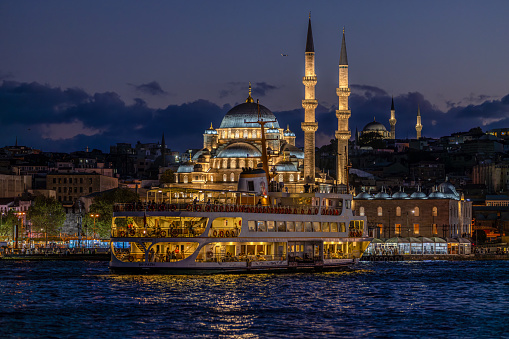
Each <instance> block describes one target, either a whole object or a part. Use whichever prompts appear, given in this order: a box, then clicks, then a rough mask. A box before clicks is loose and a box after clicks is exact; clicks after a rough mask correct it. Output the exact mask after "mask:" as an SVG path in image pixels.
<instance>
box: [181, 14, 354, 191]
mask: <svg viewBox="0 0 509 339" xmlns="http://www.w3.org/2000/svg"><path fill="white" fill-rule="evenodd" d="M314 66H315V51H314V45H313V35H312V30H311V17H310V18H309V23H308V33H307V40H306V50H305V74H304V77H303V84H304V87H305V95H304V100H302V106H303V108H304V117H303V118H304V119H303V122H302V124H301V128H302V130H303V131H304V150H302V149H300V148H298V147H296V146H295V138H296V137H295V133H293V132H292V131H290V129H289V127H288V126H287V128H286V129H284V128H283V127H281V126H280V124H279V122H278V120H277V119H276V117H275V116H274V114H273V113H272V112H271V111H270V110H269V109H268V108H267V107H265V106H263V105H261V104H259V103H258V102H255V101H254V99H253V98H252V96H251V85H249V95H248V97H247V99H246V100H245V102H244V103H242V104H240V105H237V106H235V107H233V108H232V109H231V110H230V111H228V113H226V115H225V116H224V117H223V120H222V121H221V124H220V126H219V127H218V128H214V127H213V126H212V125H211V126H210V127H209V128H208V129H206V130H205V131H204V133H203V148H202V149H201V150H199V151H198V152H196V153H195V154H194V155H192V156H190V157H189V160H188V161H187V162H185V163H183V164H182V165H180V166H179V168H178V170H177V173H175V184H172V185H177V186H183V187H189V188H203V189H205V188H207V189H236V187H237V182H238V178H239V175H240V173H241V172H242V171H243V169H245V168H258V167H261V163H262V139H261V127H260V124H259V123H257V121H261V120H262V121H264V122H265V123H264V131H265V138H266V149H267V154H268V165H269V167H268V168H269V176H270V178H271V180H272V181H275V182H276V183H277V184H278V187H280V188H282V187H284V189H285V190H287V191H289V192H302V191H303V190H304V186H305V185H315V186H316V185H321V184H326V185H331V184H334V183H338V184H346V183H347V180H348V175H347V170H348V168H347V166H346V164H347V163H348V152H347V150H348V147H347V146H348V139H349V138H350V130H349V129H348V118H349V117H350V110H349V108H348V96H349V95H350V89H349V88H348V62H347V57H346V43H345V33H344V30H343V41H342V45H341V54H340V62H339V87H338V89H337V95H338V97H339V110H338V111H336V116H337V118H338V130H337V131H336V137H337V138H338V152H337V153H338V164H337V166H338V171H337V173H338V178H337V180H336V181H334V179H333V178H331V177H329V176H328V175H326V174H324V173H321V172H319V171H318V170H317V169H316V168H315V146H316V145H315V132H316V130H317V129H318V124H317V122H316V120H315V109H316V107H317V105H318V101H317V100H316V98H315V89H314V88H315V85H316V83H317V77H316V74H315V67H314Z"/></svg>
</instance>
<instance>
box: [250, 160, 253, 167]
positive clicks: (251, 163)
mask: <svg viewBox="0 0 509 339" xmlns="http://www.w3.org/2000/svg"><path fill="white" fill-rule="evenodd" d="M249 167H251V168H253V160H249Z"/></svg>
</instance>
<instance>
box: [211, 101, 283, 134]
mask: <svg viewBox="0 0 509 339" xmlns="http://www.w3.org/2000/svg"><path fill="white" fill-rule="evenodd" d="M260 119H261V120H263V121H272V120H276V117H275V116H274V114H273V113H272V112H271V111H270V110H269V109H268V108H267V107H265V106H263V105H260ZM256 121H258V104H256V103H254V102H245V103H243V104H240V105H237V106H235V107H233V108H232V109H231V110H229V111H228V113H226V115H225V116H224V118H223V121H221V125H220V127H219V128H259V127H260V125H258V124H252V123H249V122H256ZM273 127H274V128H276V129H278V128H279V123H278V122H277V120H276V121H275V122H274V123H273Z"/></svg>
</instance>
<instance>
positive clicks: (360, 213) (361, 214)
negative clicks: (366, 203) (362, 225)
mask: <svg viewBox="0 0 509 339" xmlns="http://www.w3.org/2000/svg"><path fill="white" fill-rule="evenodd" d="M359 215H360V216H361V217H363V216H364V207H363V206H361V207H359Z"/></svg>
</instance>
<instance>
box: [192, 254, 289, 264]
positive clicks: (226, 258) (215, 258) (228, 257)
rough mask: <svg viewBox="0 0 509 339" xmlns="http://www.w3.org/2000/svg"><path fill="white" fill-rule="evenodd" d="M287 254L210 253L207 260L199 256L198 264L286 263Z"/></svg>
mask: <svg viewBox="0 0 509 339" xmlns="http://www.w3.org/2000/svg"><path fill="white" fill-rule="evenodd" d="M285 260H287V258H286V254H281V255H261V254H258V255H254V254H248V255H246V254H238V255H232V254H212V253H209V254H208V255H207V256H206V257H205V258H203V257H202V256H198V258H197V259H196V261H197V262H253V261H285Z"/></svg>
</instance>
